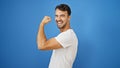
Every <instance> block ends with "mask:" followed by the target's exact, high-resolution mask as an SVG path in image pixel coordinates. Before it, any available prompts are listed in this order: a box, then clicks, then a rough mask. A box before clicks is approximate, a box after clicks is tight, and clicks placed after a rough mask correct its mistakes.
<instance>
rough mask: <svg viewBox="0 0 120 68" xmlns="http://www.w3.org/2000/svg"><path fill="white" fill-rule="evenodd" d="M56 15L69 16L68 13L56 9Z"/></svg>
mask: <svg viewBox="0 0 120 68" xmlns="http://www.w3.org/2000/svg"><path fill="white" fill-rule="evenodd" d="M55 14H56V15H61V14H65V15H66V14H67V11H61V10H59V9H56V11H55Z"/></svg>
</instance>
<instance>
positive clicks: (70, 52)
mask: <svg viewBox="0 0 120 68" xmlns="http://www.w3.org/2000/svg"><path fill="white" fill-rule="evenodd" d="M55 39H56V40H57V41H58V42H59V43H60V44H61V46H62V47H63V48H60V49H55V50H53V53H52V56H51V60H50V64H49V68H72V65H73V62H74V60H75V57H76V53H77V46H78V39H77V36H76V34H75V32H74V31H73V30H72V29H68V30H67V31H65V32H62V33H60V34H59V35H58V36H57V37H55Z"/></svg>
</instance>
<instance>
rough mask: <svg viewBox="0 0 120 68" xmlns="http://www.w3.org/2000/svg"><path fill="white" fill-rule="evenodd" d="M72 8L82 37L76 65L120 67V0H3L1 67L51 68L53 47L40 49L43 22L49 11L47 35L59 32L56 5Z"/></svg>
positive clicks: (0, 11)
mask: <svg viewBox="0 0 120 68" xmlns="http://www.w3.org/2000/svg"><path fill="white" fill-rule="evenodd" d="M60 3H66V4H68V5H70V7H71V9H72V15H71V27H72V28H73V29H74V30H75V32H76V34H77V36H78V39H79V47H78V53H77V57H76V60H75V63H74V65H73V68H120V1H119V0H0V68H47V67H48V64H49V61H50V57H51V53H52V51H41V50H38V49H37V45H36V36H37V31H38V27H39V23H40V21H41V20H42V18H43V17H44V16H45V15H48V16H51V17H52V21H51V22H50V23H49V24H47V25H46V26H45V33H46V35H47V38H48V39H49V38H51V37H55V36H56V35H57V34H59V29H58V28H57V27H56V23H55V21H54V15H55V14H54V12H55V11H54V8H55V6H56V5H58V4H60Z"/></svg>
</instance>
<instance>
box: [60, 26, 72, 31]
mask: <svg viewBox="0 0 120 68" xmlns="http://www.w3.org/2000/svg"><path fill="white" fill-rule="evenodd" d="M70 28H71V27H70V25H69V26H66V27H65V28H61V29H60V32H64V31H66V30H68V29H70Z"/></svg>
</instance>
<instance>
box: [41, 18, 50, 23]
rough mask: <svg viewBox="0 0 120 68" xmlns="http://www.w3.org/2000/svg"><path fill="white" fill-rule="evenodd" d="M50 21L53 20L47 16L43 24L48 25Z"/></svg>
mask: <svg viewBox="0 0 120 68" xmlns="http://www.w3.org/2000/svg"><path fill="white" fill-rule="evenodd" d="M50 21H51V18H50V17H49V16H45V17H44V18H43V20H42V24H47V23H48V22H50Z"/></svg>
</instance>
